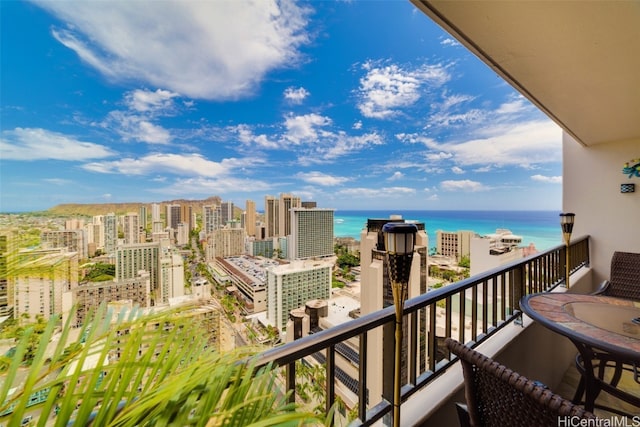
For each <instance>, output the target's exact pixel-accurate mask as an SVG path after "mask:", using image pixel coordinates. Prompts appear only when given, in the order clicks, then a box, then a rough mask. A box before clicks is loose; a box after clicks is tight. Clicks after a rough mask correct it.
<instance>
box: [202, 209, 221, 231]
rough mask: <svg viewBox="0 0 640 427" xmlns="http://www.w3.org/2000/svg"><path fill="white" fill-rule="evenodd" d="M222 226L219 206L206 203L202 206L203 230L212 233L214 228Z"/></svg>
mask: <svg viewBox="0 0 640 427" xmlns="http://www.w3.org/2000/svg"><path fill="white" fill-rule="evenodd" d="M218 228H220V214H219V211H218V207H217V206H214V205H205V206H203V207H202V231H204V233H205V234H209V233H211V232H212V231H213V230H217V229H218Z"/></svg>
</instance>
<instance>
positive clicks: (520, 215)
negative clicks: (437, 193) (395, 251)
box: [334, 210, 563, 251]
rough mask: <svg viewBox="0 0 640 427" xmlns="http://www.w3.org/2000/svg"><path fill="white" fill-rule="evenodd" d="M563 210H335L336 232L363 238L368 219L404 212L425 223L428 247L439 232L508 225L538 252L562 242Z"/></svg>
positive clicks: (486, 229)
mask: <svg viewBox="0 0 640 427" xmlns="http://www.w3.org/2000/svg"><path fill="white" fill-rule="evenodd" d="M559 214H560V211H416V210H396V211H382V210H368V211H365V210H336V211H335V215H334V235H335V236H336V237H353V238H355V239H357V240H360V232H361V231H362V229H363V228H365V227H366V223H367V219H369V218H389V216H390V215H402V217H403V218H404V219H406V220H416V221H419V222H424V224H425V228H426V230H427V235H428V236H429V246H430V247H432V246H435V242H436V231H437V230H443V231H458V230H471V231H474V232H476V233H478V234H480V235H484V234H490V233H495V231H496V229H498V228H507V229H509V230H511V232H512V233H513V234H515V235H518V236H522V244H523V245H524V246H527V245H529V243H533V244H534V245H535V246H536V248H537V249H538V250H539V251H543V250H546V249H550V248H553V247H555V246H558V245H561V244H562V243H563V240H562V232H561V230H560V218H559Z"/></svg>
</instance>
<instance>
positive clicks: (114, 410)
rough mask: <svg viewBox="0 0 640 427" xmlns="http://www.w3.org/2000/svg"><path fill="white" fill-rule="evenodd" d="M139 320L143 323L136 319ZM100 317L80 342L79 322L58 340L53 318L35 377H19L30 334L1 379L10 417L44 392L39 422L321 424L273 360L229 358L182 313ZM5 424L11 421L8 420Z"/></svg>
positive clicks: (244, 352) (244, 353) (247, 354)
mask: <svg viewBox="0 0 640 427" xmlns="http://www.w3.org/2000/svg"><path fill="white" fill-rule="evenodd" d="M70 317H72V316H70ZM134 317H137V320H135V321H129V320H126V319H133V318H134ZM93 319H94V320H93V321H91V322H90V323H87V324H86V325H85V326H84V327H83V328H82V329H81V331H80V332H81V333H80V334H79V336H84V337H85V341H84V343H80V342H79V341H76V340H73V339H70V336H71V334H70V331H71V323H70V321H68V322H66V323H65V325H63V327H62V330H61V332H60V334H59V335H60V339H59V340H57V341H51V340H52V337H53V335H54V333H55V332H56V330H57V325H58V323H59V319H58V318H57V317H52V318H51V319H49V322H48V323H46V326H45V330H44V332H43V334H42V335H41V337H40V339H39V341H38V345H37V348H36V351H35V352H34V357H33V360H32V366H31V369H29V371H28V374H27V376H26V378H23V376H22V375H18V368H19V367H20V360H21V359H22V356H23V355H24V353H25V352H26V348H27V347H28V346H29V342H28V333H27V334H25V335H24V336H23V337H21V338H20V340H19V342H18V345H17V347H16V354H15V356H16V357H14V358H12V360H11V362H10V366H9V368H8V369H7V371H6V375H5V377H4V381H3V382H2V383H1V384H0V413H2V412H4V411H9V412H10V414H9V415H7V417H10V419H12V420H21V419H23V418H24V417H25V415H27V410H28V409H27V408H28V405H29V400H30V397H31V396H33V395H34V394H35V393H41V394H43V395H45V396H46V400H45V401H44V402H43V403H41V404H40V406H39V408H38V409H39V411H38V413H37V414H36V415H34V417H36V418H38V419H35V420H34V423H37V424H38V425H45V423H46V422H47V421H48V420H51V419H53V420H54V423H53V424H54V425H55V426H66V425H69V424H73V425H96V426H151V425H153V426H169V425H175V426H205V425H208V426H222V425H224V426H258V425H259V426H275V425H301V424H302V423H307V422H310V423H311V422H313V423H317V422H318V421H319V420H318V419H317V418H316V417H315V416H314V415H313V414H310V413H308V412H303V411H300V412H298V411H297V407H296V406H295V405H293V404H290V403H288V394H286V393H285V394H280V393H277V392H274V390H276V389H277V387H278V386H277V383H276V379H277V371H276V370H275V369H273V367H272V366H266V367H263V368H260V369H256V366H255V364H254V362H253V360H254V359H253V355H254V354H255V353H254V352H255V350H254V349H251V348H244V349H241V350H238V351H236V352H230V353H227V354H224V355H221V354H219V353H217V352H215V351H212V350H211V349H210V347H208V346H207V338H206V337H205V336H204V335H203V334H202V331H201V326H200V325H199V324H198V322H193V319H189V318H187V317H184V316H179V313H178V312H177V311H171V312H164V313H161V314H151V315H146V316H137V315H136V316H131V317H128V316H121V317H118V318H114V317H113V316H112V315H111V312H110V311H107V310H106V308H105V307H101V308H100V310H98V312H97V313H95V316H94V317H93ZM157 325H164V327H157ZM50 342H53V344H51V347H50V348H49V343H50ZM65 350H66V351H65ZM115 354H119V355H120V357H118V358H114V357H113V356H114V355H115ZM89 359H91V360H94V361H95V362H96V363H93V364H92V365H94V366H95V367H94V368H87V365H88V364H87V363H86V362H87V361H88V360H89ZM239 361H241V362H239ZM71 362H74V363H71ZM70 384H73V386H69V385H70ZM12 389H13V390H12ZM10 390H12V393H11V394H9V391H10ZM30 415H31V414H30ZM90 420H91V421H90ZM4 421H6V417H5V419H1V418H0V422H2V423H3V424H4Z"/></svg>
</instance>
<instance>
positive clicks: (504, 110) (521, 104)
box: [496, 97, 531, 114]
mask: <svg viewBox="0 0 640 427" xmlns="http://www.w3.org/2000/svg"><path fill="white" fill-rule="evenodd" d="M530 108H531V106H530V105H529V104H527V103H526V102H525V99H524V98H523V97H519V98H517V99H514V100H513V101H509V102H505V103H503V104H501V105H500V107H498V109H497V110H496V114H515V113H519V112H522V111H526V110H528V109H530Z"/></svg>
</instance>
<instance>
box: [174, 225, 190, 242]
mask: <svg viewBox="0 0 640 427" xmlns="http://www.w3.org/2000/svg"><path fill="white" fill-rule="evenodd" d="M189 231H190V230H189V224H187V223H186V222H181V223H180V224H178V229H177V230H176V244H177V245H178V246H184V245H186V244H188V243H189Z"/></svg>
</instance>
